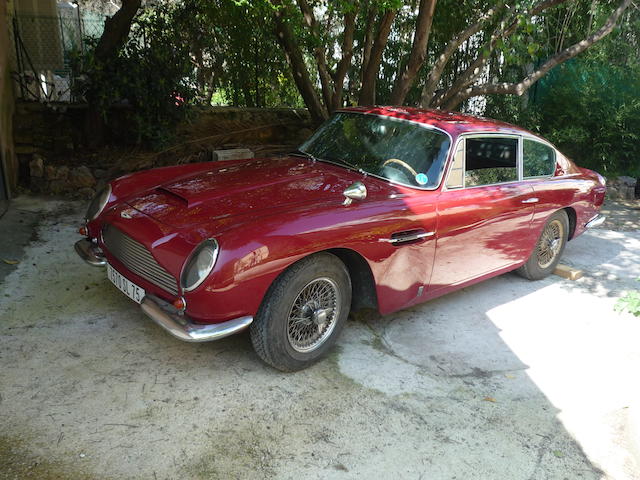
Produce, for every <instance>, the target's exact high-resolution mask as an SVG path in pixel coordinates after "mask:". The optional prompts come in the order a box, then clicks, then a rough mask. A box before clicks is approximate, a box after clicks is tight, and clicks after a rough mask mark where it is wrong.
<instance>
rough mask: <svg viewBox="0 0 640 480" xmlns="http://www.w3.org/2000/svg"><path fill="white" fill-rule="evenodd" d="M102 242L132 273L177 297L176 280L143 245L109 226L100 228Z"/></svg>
mask: <svg viewBox="0 0 640 480" xmlns="http://www.w3.org/2000/svg"><path fill="white" fill-rule="evenodd" d="M102 241H103V242H104V245H105V247H107V250H108V251H109V253H111V255H113V256H114V257H116V258H117V259H118V260H119V261H120V262H122V264H123V265H124V266H125V267H127V268H128V269H129V270H131V271H132V272H133V273H135V274H136V275H139V276H141V277H142V278H144V279H145V280H148V281H149V282H151V283H153V284H154V285H157V286H158V287H160V288H162V289H164V290H166V291H167V292H170V293H172V294H174V295H178V284H177V282H176V279H175V278H173V277H172V276H171V274H170V273H169V272H167V271H166V270H165V269H164V268H162V267H161V266H160V264H159V263H158V262H156V259H155V258H153V255H151V252H150V251H149V250H147V249H146V248H145V247H144V245H142V244H141V243H139V242H137V241H135V240H134V239H133V238H131V237H130V236H128V235H126V234H125V233H123V232H122V231H120V230H119V229H118V228H116V227H114V226H113V225H110V224H106V225H105V226H104V227H103V228H102Z"/></svg>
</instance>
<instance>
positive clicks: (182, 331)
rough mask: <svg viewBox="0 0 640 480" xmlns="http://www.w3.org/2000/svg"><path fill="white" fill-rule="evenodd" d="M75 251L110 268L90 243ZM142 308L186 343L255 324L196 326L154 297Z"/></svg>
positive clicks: (237, 320) (78, 244) (96, 264)
mask: <svg viewBox="0 0 640 480" xmlns="http://www.w3.org/2000/svg"><path fill="white" fill-rule="evenodd" d="M75 249H76V252H77V253H78V255H79V256H80V258H82V259H83V260H84V261H85V262H87V263H88V264H89V265H93V266H94V267H99V266H104V265H106V264H107V259H106V258H105V257H104V255H103V254H102V250H100V247H98V246H97V245H96V244H95V243H93V242H91V241H90V240H88V239H82V240H80V241H78V242H76V244H75ZM140 308H142V311H143V312H144V313H145V314H147V316H149V317H150V318H151V320H153V321H154V322H156V323H157V324H158V325H160V326H161V327H162V328H164V329H165V330H166V331H167V332H169V333H170V334H171V335H173V336H174V337H177V338H179V339H180V340H184V341H185V342H209V341H211V340H218V339H220V338H224V337H228V336H229V335H233V334H234V333H238V332H239V331H241V330H244V329H245V328H247V327H248V326H249V325H250V324H251V322H253V317H240V318H234V319H233V320H229V321H226V322H223V323H215V324H211V325H200V324H197V323H193V321H191V319H190V318H189V317H187V316H186V315H180V314H179V313H178V310H177V309H176V308H175V307H174V306H173V305H171V304H170V303H168V302H165V301H164V300H162V299H160V298H158V297H156V296H154V295H147V296H145V297H144V299H143V300H142V303H141V304H140Z"/></svg>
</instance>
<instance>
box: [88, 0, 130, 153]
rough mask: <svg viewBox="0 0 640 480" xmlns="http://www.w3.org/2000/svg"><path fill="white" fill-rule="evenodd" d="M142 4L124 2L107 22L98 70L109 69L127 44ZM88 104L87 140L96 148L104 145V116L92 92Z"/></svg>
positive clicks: (96, 53) (97, 59) (98, 49)
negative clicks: (110, 64) (132, 25)
mask: <svg viewBox="0 0 640 480" xmlns="http://www.w3.org/2000/svg"><path fill="white" fill-rule="evenodd" d="M140 2H141V0H122V6H121V7H120V10H118V11H117V12H116V13H115V14H114V15H113V17H111V18H107V20H106V21H105V23H104V31H103V32H102V36H101V37H100V40H98V44H97V45H96V49H95V51H94V56H95V62H96V65H97V66H98V68H102V69H105V68H108V65H109V63H110V62H111V61H112V60H113V59H114V58H115V57H116V56H117V54H118V52H119V51H120V49H121V48H122V46H123V45H124V43H125V42H126V40H127V37H128V36H129V31H130V30H131V22H132V21H133V18H134V17H135V16H136V13H138V9H139V8H140ZM87 102H88V107H87V113H86V117H85V130H86V138H87V143H88V146H89V147H90V148H96V147H99V146H101V145H103V144H104V140H105V128H106V126H105V121H104V114H103V112H102V111H101V106H100V105H99V104H98V98H97V97H96V95H95V94H93V93H92V92H91V91H89V92H88V93H87Z"/></svg>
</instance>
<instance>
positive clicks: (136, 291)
mask: <svg viewBox="0 0 640 480" xmlns="http://www.w3.org/2000/svg"><path fill="white" fill-rule="evenodd" d="M107 278H108V279H109V280H111V283H113V284H114V285H115V286H116V287H118V290H120V291H121V292H122V293H124V294H125V295H126V296H127V297H129V298H130V299H131V300H133V301H134V302H136V303H142V299H143V298H144V288H142V287H139V286H138V285H136V284H135V283H133V282H132V281H131V280H128V279H127V278H125V277H124V276H123V275H121V274H120V272H118V271H117V270H116V269H115V268H113V267H112V266H111V265H109V264H108V263H107Z"/></svg>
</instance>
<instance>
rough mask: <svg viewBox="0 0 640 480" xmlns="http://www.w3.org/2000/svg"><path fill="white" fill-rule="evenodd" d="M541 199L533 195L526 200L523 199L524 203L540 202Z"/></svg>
mask: <svg viewBox="0 0 640 480" xmlns="http://www.w3.org/2000/svg"><path fill="white" fill-rule="evenodd" d="M539 201H540V199H539V198H536V197H531V198H527V199H526V200H522V203H538V202H539Z"/></svg>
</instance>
